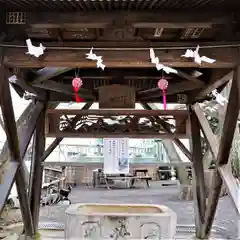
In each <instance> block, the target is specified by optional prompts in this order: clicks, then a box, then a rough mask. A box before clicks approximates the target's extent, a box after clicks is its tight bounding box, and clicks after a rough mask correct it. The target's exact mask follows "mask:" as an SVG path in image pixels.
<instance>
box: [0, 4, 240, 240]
mask: <svg viewBox="0 0 240 240" xmlns="http://www.w3.org/2000/svg"><path fill="white" fill-rule="evenodd" d="M0 6H1V10H0V11H1V15H0V16H1V21H0V23H1V32H0V48H1V69H0V71H1V76H2V77H1V79H0V103H1V110H2V116H3V121H4V127H5V132H6V135H7V143H6V145H5V147H4V149H3V153H2V155H1V158H0V161H1V165H0V170H1V175H2V178H1V185H0V193H1V194H0V209H2V208H3V206H4V204H5V202H6V199H7V197H8V194H9V192H10V189H11V186H12V184H13V182H14V181H15V182H16V185H17V190H18V194H19V200H20V205H21V211H22V216H23V222H24V228H25V234H26V235H27V236H30V237H33V236H34V235H35V233H36V229H37V225H38V215H39V201H40V194H41V180H42V170H43V167H42V162H43V161H44V160H45V159H46V158H47V156H48V155H49V154H50V153H51V152H52V151H53V150H54V148H55V147H56V146H57V145H58V144H59V143H60V142H61V141H62V139H63V138H64V137H69V136H71V137H73V136H75V137H90V136H91V137H105V136H115V137H119V136H128V137H139V138H145V137H151V138H152V137H156V138H161V137H164V138H171V139H172V140H173V141H174V142H175V143H176V144H177V145H178V146H179V147H180V149H181V150H182V151H183V152H184V154H185V155H186V156H187V157H188V158H189V159H190V160H191V161H192V163H193V168H194V172H195V180H196V181H195V182H196V184H195V188H194V192H195V202H196V204H195V206H196V208H195V210H196V214H195V219H196V235H197V237H199V238H206V237H208V236H209V234H210V232H211V228H212V224H213V220H214V216H215V212H216V208H217V203H218V199H219V195H220V190H221V187H222V184H223V181H224V183H225V184H226V185H227V186H228V190H229V194H230V195H231V197H232V200H233V204H234V206H235V207H236V210H237V212H238V214H239V206H238V205H237V204H238V203H237V185H236V182H235V181H234V179H233V176H232V175H231V173H230V170H229V169H228V167H227V163H228V157H229V152H230V149H231V144H232V140H233V135H234V131H235V127H236V123H237V118H238V114H239V106H240V105H239V104H240V65H239V59H240V53H239V47H240V19H239V11H240V3H239V1H237V0H221V1H219V0H197V1H196V0H182V1H178V0H168V1H165V0H151V1H150V0H149V1H148V0H145V1H143V0H142V1H141V0H136V1H133V0H118V1H117V0H79V1H77V0H76V1H74V0H72V1H57V0H56V1H40V0H24V1H23V0H8V1H6V0H0ZM28 38H30V39H31V40H32V42H33V44H34V45H35V46H38V45H39V43H42V44H43V46H45V47H46V50H45V52H44V54H43V55H41V56H40V57H39V58H36V57H34V56H31V55H27V54H26V52H27V47H26V42H25V41H26V39H28ZM197 45H199V46H200V55H201V56H207V57H209V58H213V59H216V61H215V62H214V63H211V64H210V63H206V62H202V64H201V65H199V64H197V63H196V62H195V61H194V59H192V58H184V57H182V56H181V55H183V54H184V53H185V51H186V50H187V49H193V50H194V49H195V48H196V46H197ZM91 47H94V49H93V51H94V53H96V54H97V55H100V56H102V57H103V62H104V64H105V65H106V68H105V70H104V71H102V70H101V69H100V68H97V67H96V61H91V60H87V59H86V55H85V54H86V53H88V52H89V50H90V49H91ZM149 48H153V49H154V50H155V54H156V56H158V57H159V60H160V63H161V64H163V65H165V66H168V67H171V68H174V69H176V70H177V71H176V72H175V73H171V74H165V76H167V77H168V78H169V87H168V90H167V94H168V95H167V100H168V103H183V104H186V106H187V110H175V111H170V110H152V109H151V103H154V102H160V101H161V100H160V99H161V94H162V93H161V91H160V90H159V89H158V87H157V83H158V80H159V79H160V78H161V77H162V74H163V73H162V71H157V69H156V67H155V65H154V64H153V63H151V61H150V56H149ZM76 74H78V75H79V77H81V79H82V81H83V86H82V88H81V89H80V91H79V94H80V96H81V97H82V98H83V99H84V102H86V104H85V106H84V109H82V110H74V111H71V110H54V108H55V107H56V106H57V104H58V103H60V102H71V101H74V94H73V90H72V79H73V78H74V77H75V76H76ZM13 75H14V76H16V77H15V78H9V77H11V76H13ZM231 79H233V80H232V88H231V93H230V98H229V101H228V107H227V112H226V117H225V121H224V126H223V134H222V138H221V141H220V144H218V143H217V142H216V139H215V138H214V135H213V133H212V132H211V131H210V130H209V128H208V126H207V125H206V119H205V116H204V114H203V112H201V109H200V108H199V105H198V102H201V101H204V100H206V99H211V97H212V95H211V92H212V91H213V90H214V89H217V90H221V89H222V88H223V87H224V86H225V85H226V84H227V83H228V81H229V80H231ZM9 82H10V84H11V85H12V87H13V88H14V89H15V90H16V92H17V93H18V94H19V95H20V96H21V97H25V98H31V99H32V102H31V103H30V105H29V106H28V107H27V108H26V110H25V111H24V113H23V114H22V116H21V117H20V119H19V120H18V121H17V122H15V118H14V111H13V106H12V100H11V95H10V89H9ZM93 102H99V103H100V109H99V110H88V109H89V107H90V106H91V104H92V103H93ZM135 102H139V103H141V104H142V106H143V107H144V108H145V109H146V110H141V111H137V110H126V109H124V110H116V108H118V109H119V108H134V104H135ZM102 108H104V109H105V110H103V109H102ZM106 108H108V110H106ZM110 108H112V109H110ZM114 109H115V110H114ZM117 116H127V117H125V118H121V119H123V120H122V121H121V122H120V120H119V118H117ZM89 118H90V119H95V120H96V119H97V121H93V122H94V123H93V122H92V125H91V126H89V125H87V126H86V124H85V125H84V124H82V121H86V119H89ZM109 118H110V119H115V120H116V119H118V123H117V124H116V126H114V127H113V128H111V127H110V126H105V125H104V124H105V121H104V119H109ZM141 118H144V119H145V121H147V123H149V124H147V125H144V126H142V125H141V123H140V122H141V121H140V119H141ZM146 119H147V120H146ZM169 119H170V120H171V121H173V120H174V122H175V124H170V123H169ZM83 125H84V126H83ZM146 126H147V127H146ZM201 131H202V132H203V133H204V136H205V137H206V139H207V140H208V142H209V146H210V148H211V151H212V153H213V156H214V158H215V161H216V165H217V167H216V170H215V171H216V172H215V175H214V177H213V180H212V187H211V190H210V195H209V196H208V199H207V198H206V191H205V183H204V173H203V163H202V152H201V142H200V133H201ZM33 133H35V134H34V144H33V149H34V154H33V159H32V167H31V168H32V169H31V175H30V181H29V185H28V184H27V183H28V180H27V179H26V177H25V172H24V167H23V158H24V155H25V153H26V150H27V148H28V144H29V142H30V140H31V137H32V135H33ZM45 133H46V135H45ZM45 136H52V137H53V136H54V137H55V140H54V141H53V143H52V144H51V146H50V147H49V148H48V149H46V150H45ZM183 137H186V138H190V140H191V152H189V151H188V150H187V149H186V148H185V147H184V145H183V144H182V143H181V141H180V140H179V138H183ZM8 149H9V151H8Z"/></svg>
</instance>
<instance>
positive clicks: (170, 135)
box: [46, 131, 188, 139]
mask: <svg viewBox="0 0 240 240" xmlns="http://www.w3.org/2000/svg"><path fill="white" fill-rule="evenodd" d="M46 136H47V137H51V138H53V137H55V138H58V137H63V138H108V137H113V138H123V137H127V138H136V139H142V138H148V139H151V138H160V139H175V138H180V139H185V138H188V136H187V135H186V134H174V133H146V134H145V133H137V134H134V133H101V132H99V133H82V132H65V131H61V132H56V133H47V134H46Z"/></svg>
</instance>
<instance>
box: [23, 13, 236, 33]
mask: <svg viewBox="0 0 240 240" xmlns="http://www.w3.org/2000/svg"><path fill="white" fill-rule="evenodd" d="M231 20H232V16H231V15H229V14H228V15H227V14H222V13H219V14H218V13H215V14H212V13H211V14H210V13H189V12H188V13H187V12H185V13H175V12H174V13H171V12H168V13H166V12H160V13H158V14H157V15H156V14H155V13H153V12H152V13H151V12H148V13H144V12H126V11H119V12H117V14H116V13H115V12H107V13H101V12H98V13H92V14H91V13H81V14H79V13H71V14H70V13H61V17H59V13H54V12H51V13H48V12H37V13H36V12H35V13H28V17H27V24H28V25H30V26H31V27H34V28H48V29H50V28H71V27H74V28H106V27H110V26H111V25H112V24H113V23H114V24H115V25H117V24H120V23H123V22H127V23H128V25H130V26H133V27H135V28H188V27H202V28H211V27H212V26H213V25H214V24H223V25H224V24H227V23H230V22H231Z"/></svg>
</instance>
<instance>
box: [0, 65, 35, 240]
mask: <svg viewBox="0 0 240 240" xmlns="http://www.w3.org/2000/svg"><path fill="white" fill-rule="evenodd" d="M1 64H2V62H1ZM0 72H1V74H0V76H1V79H0V86H1V88H2V89H1V95H0V97H1V107H2V115H3V121H4V128H5V133H6V136H7V141H8V147H9V152H10V156H11V161H15V162H17V163H19V168H18V171H17V172H16V176H15V181H16V186H17V191H18V197H19V202H20V207H21V212H22V217H23V223H24V226H25V228H26V235H27V236H30V237H32V236H33V234H34V231H33V222H32V216H31V212H30V207H29V201H28V197H27V190H26V189H27V187H26V180H25V174H24V168H23V163H22V158H21V155H20V149H19V141H18V133H17V127H16V122H15V116H14V110H13V105H12V98H11V93H10V88H9V83H8V78H7V74H6V69H5V68H4V66H3V65H1V66H0Z"/></svg>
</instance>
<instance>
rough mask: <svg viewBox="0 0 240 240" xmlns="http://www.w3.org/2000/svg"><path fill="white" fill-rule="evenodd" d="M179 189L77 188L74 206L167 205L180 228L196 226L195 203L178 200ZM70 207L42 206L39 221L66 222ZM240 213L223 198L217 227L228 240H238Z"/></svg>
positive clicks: (71, 196) (72, 198)
mask: <svg viewBox="0 0 240 240" xmlns="http://www.w3.org/2000/svg"><path fill="white" fill-rule="evenodd" d="M178 194H179V187H177V186H169V187H160V186H159V183H158V182H153V183H151V187H150V188H144V186H143V185H142V186H140V187H139V188H136V189H126V188H125V189H113V190H107V189H99V188H98V189H93V188H92V187H86V186H78V187H76V188H73V189H72V192H71V195H70V199H71V201H72V203H84V202H85V203H148V204H149V203H150V204H151V203H152V204H164V205H166V206H168V207H170V208H171V209H173V210H174V211H175V212H176V213H177V217H178V224H179V225H193V224H194V209H193V202H192V201H180V200H178ZM66 208H67V206H64V205H55V206H46V207H42V208H41V211H40V222H59V223H64V220H65V210H66ZM237 221H238V219H237V214H236V212H235V210H234V207H233V205H232V202H231V200H230V198H229V197H228V196H226V197H223V198H221V199H220V202H219V205H218V208H217V214H216V218H215V222H214V225H216V226H218V227H220V228H221V229H223V231H224V232H225V230H226V233H227V237H226V238H227V239H238V238H237V234H238V229H237V228H238V227H237V225H238V224H237Z"/></svg>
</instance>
